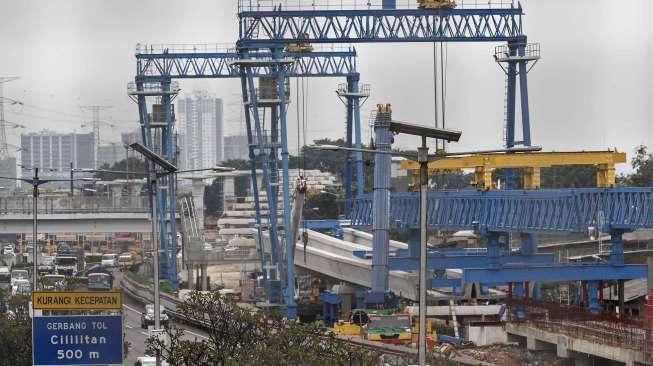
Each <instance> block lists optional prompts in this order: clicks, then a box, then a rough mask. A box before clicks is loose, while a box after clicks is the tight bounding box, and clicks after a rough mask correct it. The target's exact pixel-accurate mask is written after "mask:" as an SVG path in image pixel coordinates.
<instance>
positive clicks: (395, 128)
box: [390, 121, 462, 141]
mask: <svg viewBox="0 0 653 366" xmlns="http://www.w3.org/2000/svg"><path fill="white" fill-rule="evenodd" d="M390 131H392V132H394V133H405V134H407V135H415V136H421V137H428V138H433V139H440V140H447V141H458V140H459V139H460V135H461V134H462V133H461V132H460V131H453V130H446V129H444V128H432V127H426V126H420V125H416V124H413V123H406V122H399V121H390Z"/></svg>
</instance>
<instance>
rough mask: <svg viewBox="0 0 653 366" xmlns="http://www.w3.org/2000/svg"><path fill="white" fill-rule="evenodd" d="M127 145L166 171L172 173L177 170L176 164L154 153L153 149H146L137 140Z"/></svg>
mask: <svg viewBox="0 0 653 366" xmlns="http://www.w3.org/2000/svg"><path fill="white" fill-rule="evenodd" d="M129 147H131V148H132V149H133V150H134V151H137V152H139V153H140V154H141V155H143V156H144V157H145V158H147V159H148V160H150V161H151V162H153V163H154V164H156V165H158V166H160V167H161V168H163V169H164V170H166V171H168V173H174V172H176V171H177V167H176V166H174V165H173V164H172V163H170V162H169V161H168V160H166V159H164V158H163V157H162V156H160V155H158V154H156V153H155V152H154V151H152V150H150V149H148V148H147V147H145V146H144V145H143V144H141V143H139V142H134V143H133V144H131V145H129Z"/></svg>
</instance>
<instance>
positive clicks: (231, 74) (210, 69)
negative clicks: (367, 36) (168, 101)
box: [136, 44, 357, 82]
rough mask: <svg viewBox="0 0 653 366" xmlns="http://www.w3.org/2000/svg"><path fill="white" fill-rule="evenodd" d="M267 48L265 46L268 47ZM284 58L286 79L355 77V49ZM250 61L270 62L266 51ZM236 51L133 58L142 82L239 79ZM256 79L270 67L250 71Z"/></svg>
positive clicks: (271, 70)
mask: <svg viewBox="0 0 653 366" xmlns="http://www.w3.org/2000/svg"><path fill="white" fill-rule="evenodd" d="M269 46H270V45H269V44H268V47H269ZM281 55H282V56H281V57H282V58H283V59H288V60H291V61H293V62H292V65H291V66H290V67H288V69H287V71H286V74H287V76H303V77H346V76H351V75H357V72H356V50H355V49H353V48H351V49H349V50H337V51H317V52H304V53H298V52H283V53H281ZM249 56H250V57H252V59H254V60H256V59H272V57H273V53H272V52H269V51H264V52H252V53H250V54H249ZM240 57H241V56H240V54H239V53H238V52H219V53H147V54H139V55H136V58H137V70H136V71H137V76H136V77H137V78H138V80H142V81H144V82H149V81H159V80H161V77H164V78H186V79H192V78H214V79H215V78H237V77H240V67H239V65H237V62H238V61H239V60H240ZM250 73H251V74H252V75H253V76H255V77H261V76H274V75H275V74H274V73H275V72H274V67H273V65H271V64H269V65H257V66H254V65H253V67H251V68H250Z"/></svg>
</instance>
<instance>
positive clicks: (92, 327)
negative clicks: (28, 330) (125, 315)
mask: <svg viewBox="0 0 653 366" xmlns="http://www.w3.org/2000/svg"><path fill="white" fill-rule="evenodd" d="M32 333H33V347H32V353H33V360H34V365H35V366H45V365H48V366H57V365H122V359H123V355H122V351H123V339H122V336H123V332H122V315H70V316H37V317H34V319H33V321H32Z"/></svg>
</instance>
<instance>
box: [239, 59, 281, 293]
mask: <svg viewBox="0 0 653 366" xmlns="http://www.w3.org/2000/svg"><path fill="white" fill-rule="evenodd" d="M244 67H245V73H246V75H247V88H248V90H249V100H250V104H249V113H251V114H252V116H253V117H254V128H255V129H256V149H257V150H258V151H257V154H258V155H259V158H260V159H261V170H262V171H263V178H264V179H265V180H266V182H265V191H266V194H267V196H268V197H272V196H273V195H274V191H273V189H272V186H271V185H270V172H269V159H268V154H266V152H265V151H264V150H265V145H266V143H265V140H264V132H263V129H262V127H261V120H260V116H259V111H258V96H257V95H256V88H255V86H254V76H253V75H252V70H251V68H250V67H247V66H244ZM273 202H274V201H269V200H268V221H269V222H268V224H269V231H268V232H269V235H270V252H271V255H272V265H274V266H276V269H275V273H274V276H271V277H274V278H270V279H269V280H268V282H269V292H268V297H269V299H270V302H276V301H278V300H280V299H279V293H278V287H279V263H280V259H281V256H280V253H279V232H278V230H277V207H276V206H273V205H272V203H273Z"/></svg>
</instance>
